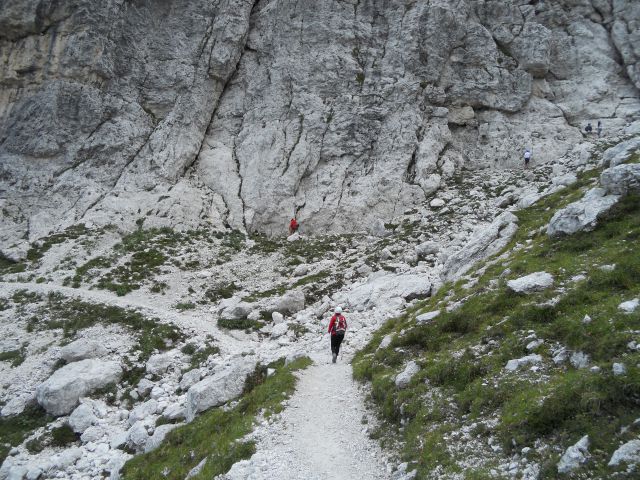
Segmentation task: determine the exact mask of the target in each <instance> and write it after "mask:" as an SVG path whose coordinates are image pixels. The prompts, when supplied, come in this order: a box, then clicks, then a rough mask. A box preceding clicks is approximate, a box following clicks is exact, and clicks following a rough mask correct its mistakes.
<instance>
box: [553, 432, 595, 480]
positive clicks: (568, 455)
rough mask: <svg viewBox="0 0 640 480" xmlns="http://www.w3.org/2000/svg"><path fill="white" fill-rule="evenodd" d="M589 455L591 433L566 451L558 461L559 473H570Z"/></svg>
mask: <svg viewBox="0 0 640 480" xmlns="http://www.w3.org/2000/svg"><path fill="white" fill-rule="evenodd" d="M588 455H589V435H585V436H584V437H582V438H581V439H580V440H579V441H578V442H577V443H576V444H575V445H572V446H570V447H569V448H567V450H566V451H565V452H564V454H563V455H562V457H561V458H560V461H559V462H558V473H569V472H572V471H573V470H575V469H576V468H578V467H580V465H582V464H584V463H585V462H586V461H587V459H588Z"/></svg>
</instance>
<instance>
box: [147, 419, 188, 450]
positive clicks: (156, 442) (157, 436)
mask: <svg viewBox="0 0 640 480" xmlns="http://www.w3.org/2000/svg"><path fill="white" fill-rule="evenodd" d="M179 426H180V425H178V424H175V423H174V424H171V423H167V424H164V425H160V426H159V427H156V429H155V430H154V431H153V435H151V436H150V437H149V438H148V439H147V441H146V443H145V445H144V453H148V452H151V451H153V450H155V449H156V448H158V447H159V446H160V444H161V443H162V442H163V441H164V437H166V436H167V433H169V432H170V431H171V430H173V429H174V428H177V427H179Z"/></svg>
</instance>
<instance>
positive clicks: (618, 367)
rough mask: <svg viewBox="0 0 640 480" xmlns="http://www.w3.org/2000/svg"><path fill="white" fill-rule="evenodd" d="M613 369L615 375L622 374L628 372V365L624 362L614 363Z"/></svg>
mask: <svg viewBox="0 0 640 480" xmlns="http://www.w3.org/2000/svg"><path fill="white" fill-rule="evenodd" d="M612 370H613V374H614V375H615V376H620V375H624V374H626V373H627V367H626V366H625V364H624V363H614V364H613V368H612Z"/></svg>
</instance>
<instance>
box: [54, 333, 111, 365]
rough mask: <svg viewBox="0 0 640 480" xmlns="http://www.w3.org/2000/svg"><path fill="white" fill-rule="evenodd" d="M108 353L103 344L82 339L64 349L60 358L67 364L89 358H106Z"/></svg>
mask: <svg viewBox="0 0 640 480" xmlns="http://www.w3.org/2000/svg"><path fill="white" fill-rule="evenodd" d="M107 353H108V351H107V349H106V348H105V347H104V346H103V345H102V344H101V343H99V342H96V341H93V340H87V339H84V338H80V339H78V340H76V341H75V342H71V343H70V344H69V345H65V346H64V347H62V350H60V357H61V358H62V359H63V360H64V361H66V362H67V363H71V362H77V361H78V360H85V359H87V358H100V357H104V356H105V355H106V354H107Z"/></svg>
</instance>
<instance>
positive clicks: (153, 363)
mask: <svg viewBox="0 0 640 480" xmlns="http://www.w3.org/2000/svg"><path fill="white" fill-rule="evenodd" d="M173 362H174V360H173V357H172V356H171V354H169V353H158V354H156V355H151V356H150V357H149V360H147V364H146V369H147V372H148V373H151V374H153V375H159V374H161V373H164V372H166V371H167V370H168V369H169V367H171V365H172V364H173Z"/></svg>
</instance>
